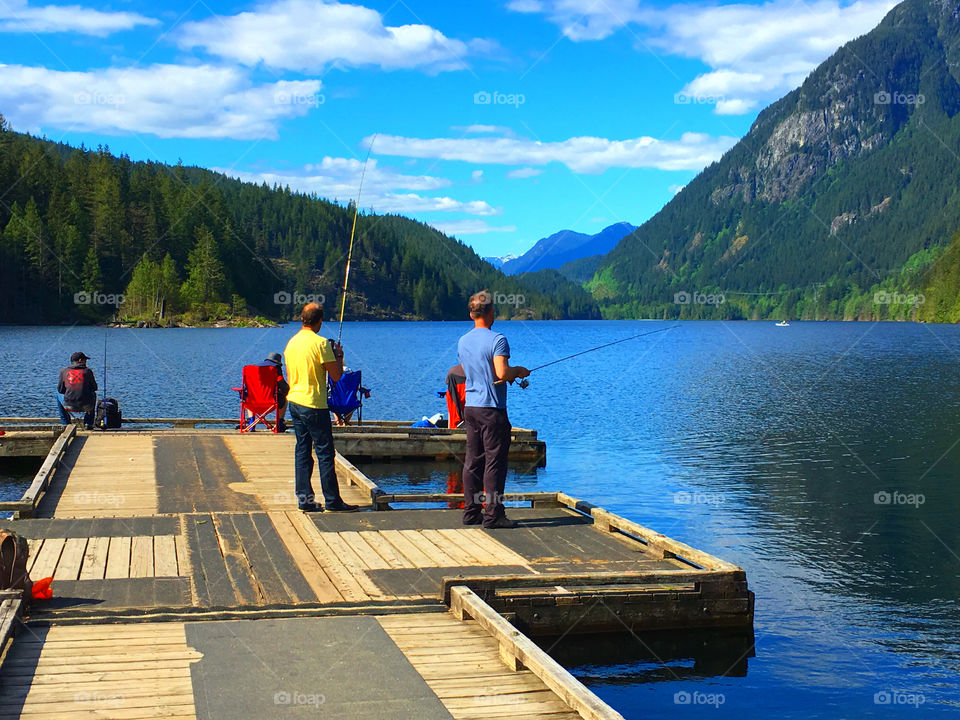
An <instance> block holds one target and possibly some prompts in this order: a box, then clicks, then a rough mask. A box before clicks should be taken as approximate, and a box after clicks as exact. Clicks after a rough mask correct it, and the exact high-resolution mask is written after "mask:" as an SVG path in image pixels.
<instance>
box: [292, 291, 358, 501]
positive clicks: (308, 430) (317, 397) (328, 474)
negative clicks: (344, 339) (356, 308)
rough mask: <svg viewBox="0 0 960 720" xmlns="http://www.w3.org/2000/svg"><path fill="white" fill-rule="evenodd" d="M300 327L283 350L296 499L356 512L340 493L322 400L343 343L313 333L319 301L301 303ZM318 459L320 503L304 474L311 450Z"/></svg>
mask: <svg viewBox="0 0 960 720" xmlns="http://www.w3.org/2000/svg"><path fill="white" fill-rule="evenodd" d="M300 322H301V324H302V327H301V328H300V332H298V333H297V334H296V335H294V336H293V337H292V338H290V342H288V343H287V347H286V348H285V349H284V351H283V356H284V360H285V361H286V363H287V379H288V380H289V382H290V391H289V392H288V393H287V407H289V408H290V417H292V418H293V432H294V434H295V435H296V436H297V447H296V449H295V450H294V465H295V471H294V478H295V480H294V483H295V484H294V487H295V492H296V495H297V504H298V505H299V507H300V509H301V510H303V511H304V512H322V511H323V510H324V509H325V510H327V511H328V512H356V511H357V510H358V509H359V508H357V506H356V505H349V504H347V503H345V502H344V501H343V498H341V497H340V484H339V483H338V482H337V470H336V465H335V462H334V456H335V451H334V449H333V427H332V425H331V422H330V410H329V409H328V406H327V376H328V375H329V376H330V379H331V380H332V381H333V382H337V381H338V380H339V379H340V378H341V376H342V375H343V349H342V348H341V347H340V346H339V345H338V344H337V343H332V342H330V341H329V340H328V339H327V338H325V337H323V336H322V335H319V334H318V333H319V332H320V326H321V325H323V306H322V305H320V304H319V303H307V304H306V305H304V306H303V311H302V312H301V313H300ZM314 451H316V454H317V460H318V462H319V466H318V470H319V474H320V487H321V490H322V492H323V501H324V503H325V506H324V505H320V504H319V503H318V502H316V498H315V496H314V494H313V484H312V483H311V481H310V476H311V475H312V474H313V453H314Z"/></svg>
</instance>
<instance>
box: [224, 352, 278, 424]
mask: <svg viewBox="0 0 960 720" xmlns="http://www.w3.org/2000/svg"><path fill="white" fill-rule="evenodd" d="M278 379H279V378H278V375H277V368H276V367H275V366H273V365H269V364H268V365H244V366H243V381H242V382H241V384H240V387H238V388H236V387H235V388H233V389H234V390H236V391H237V392H238V393H240V432H242V433H245V432H253V430H254V429H255V428H256V426H257V425H259V424H260V423H263V424H264V425H266V426H267V428H268V429H269V430H270V431H271V432H274V433H275V432H277V422H278V421H279V420H280V408H279V407H278V406H277V380H278ZM247 410H249V411H250V414H251V415H252V416H253V417H251V418H250V419H249V420H248V419H247V413H246V411H247ZM270 413H273V421H272V422H271V421H270V419H269V418H268V417H267V416H268V415H270Z"/></svg>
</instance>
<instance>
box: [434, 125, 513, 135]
mask: <svg viewBox="0 0 960 720" xmlns="http://www.w3.org/2000/svg"><path fill="white" fill-rule="evenodd" d="M450 129H451V130H453V131H454V132H459V133H462V134H464V135H513V134H514V132H513V130H511V129H510V128H508V127H503V126H502V125H454V126H453V127H451V128H450Z"/></svg>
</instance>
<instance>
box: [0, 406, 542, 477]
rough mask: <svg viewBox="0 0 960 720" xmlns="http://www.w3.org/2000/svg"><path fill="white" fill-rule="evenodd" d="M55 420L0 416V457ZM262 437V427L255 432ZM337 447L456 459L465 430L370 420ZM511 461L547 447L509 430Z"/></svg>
mask: <svg viewBox="0 0 960 720" xmlns="http://www.w3.org/2000/svg"><path fill="white" fill-rule="evenodd" d="M123 422H124V425H125V427H123V428H121V429H120V430H114V431H111V432H112V433H118V432H122V433H124V434H128V433H132V432H133V433H135V432H139V431H143V430H146V431H150V432H156V429H157V428H161V427H169V428H171V429H172V430H175V431H176V430H180V431H182V430H190V431H194V430H201V429H203V430H205V431H207V430H209V431H213V432H217V433H222V432H224V429H225V428H233V426H235V425H236V423H237V420H236V419H229V418H219V419H210V418H130V419H127V418H124V420H123ZM55 423H59V420H57V419H56V418H40V417H37V418H12V417H0V430H4V431H5V432H6V435H4V436H0V458H2V457H5V456H16V455H20V456H36V455H45V454H46V450H43V451H42V452H41V451H40V450H41V448H43V447H44V446H49V443H50V441H51V440H52V439H54V438H55V437H56V435H53V437H51V433H58V432H59V430H58V428H61V427H62V426H60V425H59V424H56V425H55ZM258 432H260V433H261V434H266V432H267V431H266V430H265V429H264V428H263V427H262V426H261V427H260V429H259V430H258ZM333 435H334V439H335V440H336V445H337V449H338V450H339V451H340V453H341V454H343V455H344V456H345V457H349V458H350V459H351V460H354V461H361V460H364V461H366V460H423V459H427V460H450V459H453V460H460V461H463V456H464V452H465V448H466V441H467V440H466V438H467V436H466V431H465V430H463V429H462V428H461V429H452V430H451V429H449V428H416V427H412V425H411V423H409V422H399V421H394V420H374V421H367V422H364V423H363V424H362V425H348V426H346V427H334V428H333ZM511 439H512V442H511V445H510V461H511V462H515V463H525V464H528V465H529V466H530V467H543V466H544V465H546V463H547V446H546V443H544V442H543V441H542V440H540V439H538V437H537V431H536V430H528V429H525V428H514V429H513V433H512V436H511Z"/></svg>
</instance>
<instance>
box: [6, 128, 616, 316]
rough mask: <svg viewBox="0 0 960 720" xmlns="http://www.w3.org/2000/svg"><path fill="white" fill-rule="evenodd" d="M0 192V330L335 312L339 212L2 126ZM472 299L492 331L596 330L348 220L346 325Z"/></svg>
mask: <svg viewBox="0 0 960 720" xmlns="http://www.w3.org/2000/svg"><path fill="white" fill-rule="evenodd" d="M0 189H2V192H3V200H2V202H0V323H51V322H64V323H71V322H102V321H104V320H107V319H108V318H111V317H114V316H116V317H119V318H122V319H123V318H125V319H142V320H149V321H157V320H163V321H164V322H165V323H172V322H174V321H179V322H183V323H186V324H199V323H207V322H211V321H215V320H221V319H232V320H234V321H237V322H245V321H246V319H248V318H250V317H251V316H263V317H264V318H268V319H275V320H288V319H290V318H292V317H294V316H295V315H296V314H297V312H298V306H299V305H301V304H302V303H303V302H304V301H305V300H307V299H312V298H315V299H320V300H322V301H324V302H325V303H326V305H327V307H328V308H330V309H332V308H335V307H338V306H339V304H340V287H341V284H342V282H343V276H344V267H345V264H346V255H347V245H348V242H349V237H350V226H351V222H352V220H353V206H352V205H351V206H348V207H343V206H341V205H337V204H335V203H332V202H328V201H326V200H322V199H320V198H317V197H313V196H310V195H304V194H301V193H295V192H291V191H290V189H289V188H279V187H276V188H269V187H267V186H266V185H261V186H258V185H253V184H249V183H242V182H240V181H239V180H234V179H231V178H228V177H226V176H224V175H221V174H218V173H214V172H210V171H208V170H204V169H201V168H196V167H184V166H182V165H177V166H169V165H163V164H160V163H153V162H133V161H131V160H130V158H128V157H125V156H121V157H116V156H114V155H111V154H110V153H109V151H108V150H107V149H105V148H99V149H97V150H88V149H86V148H83V147H81V148H73V147H69V146H67V145H63V144H58V143H53V142H50V141H47V140H42V139H39V138H35V137H32V136H30V135H26V134H22V133H17V132H14V131H12V130H11V129H10V128H9V127H8V126H7V124H6V122H5V121H4V120H3V117H2V115H0ZM484 287H487V288H489V289H490V290H491V291H492V292H493V293H494V294H495V295H499V296H503V297H505V298H509V299H511V300H513V302H510V301H507V302H503V303H500V304H499V307H500V309H501V313H502V314H503V315H504V316H522V317H529V318H545V319H553V318H568V317H577V318H586V319H589V318H595V317H598V316H599V311H598V309H597V306H596V304H595V302H594V301H593V300H592V299H591V298H590V296H589V295H588V294H587V293H586V292H585V291H584V290H583V289H582V288H581V287H579V286H578V285H575V284H573V283H571V282H569V281H566V284H565V285H564V284H557V283H552V284H551V286H550V287H551V294H550V295H549V296H548V295H546V294H545V293H543V292H541V291H538V290H537V288H536V287H535V286H534V285H528V284H525V283H524V282H523V281H522V280H519V279H516V278H508V277H506V276H504V275H503V274H502V273H501V272H500V271H498V270H496V269H494V268H493V267H491V266H490V265H489V264H487V263H486V262H484V261H483V260H481V259H480V258H479V257H478V256H477V254H476V253H475V252H473V250H471V249H470V248H469V247H467V246H466V245H464V244H462V243H460V242H458V241H457V240H454V239H453V238H450V237H447V236H446V235H443V234H442V233H440V232H438V231H437V230H434V229H433V228H431V227H429V226H427V225H425V224H423V223H419V222H416V221H413V220H410V219H408V218H405V217H401V216H398V215H374V214H361V215H360V217H359V219H358V224H357V233H356V243H355V247H354V254H353V262H352V270H351V274H350V287H349V295H348V298H347V306H346V307H347V314H346V316H347V317H348V318H350V319H354V320H356V319H368V318H384V319H436V320H450V319H462V318H463V317H464V315H465V313H466V303H467V299H468V298H469V296H470V295H471V294H472V293H474V292H476V291H477V290H479V289H481V288H484ZM518 299H522V302H517V300H518ZM329 312H330V310H328V313H329Z"/></svg>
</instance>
